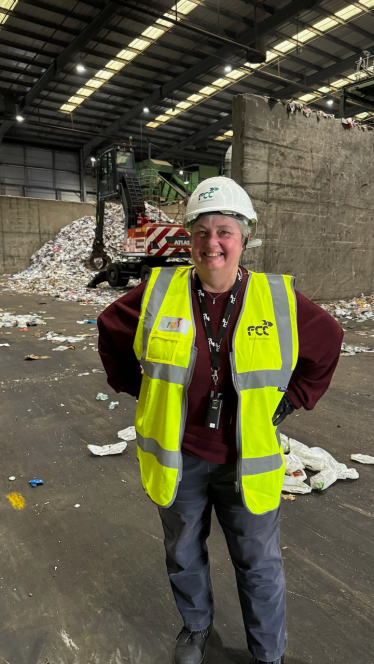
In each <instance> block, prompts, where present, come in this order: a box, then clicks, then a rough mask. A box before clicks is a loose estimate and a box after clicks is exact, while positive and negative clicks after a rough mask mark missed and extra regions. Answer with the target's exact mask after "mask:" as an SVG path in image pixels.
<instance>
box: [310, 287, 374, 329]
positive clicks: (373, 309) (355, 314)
mask: <svg viewBox="0 0 374 664" xmlns="http://www.w3.org/2000/svg"><path fill="white" fill-rule="evenodd" d="M320 306H321V307H322V308H323V309H325V311H328V312H329V313H330V314H331V315H332V316H333V317H334V318H335V319H336V320H338V321H339V322H340V323H341V322H343V321H342V320H341V319H342V318H344V319H346V320H354V321H365V320H374V295H363V294H362V295H361V296H360V297H354V298H353V299H352V300H349V301H346V300H338V301H335V302H329V303H327V304H321V305H320Z"/></svg>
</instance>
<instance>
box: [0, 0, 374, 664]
mask: <svg viewBox="0 0 374 664" xmlns="http://www.w3.org/2000/svg"><path fill="white" fill-rule="evenodd" d="M373 151H374V0H356V1H352V2H349V1H348V0H231V1H230V2H229V0H178V2H176V4H175V3H173V2H171V0H158V1H157V2H154V1H153V0H152V1H151V2H139V1H138V0H131V1H130V2H128V1H127V0H54V2H51V0H0V360H1V361H0V367H1V370H0V390H1V396H2V404H3V408H2V415H1V443H2V451H3V455H2V458H3V463H2V473H1V477H0V491H1V501H0V505H1V507H0V510H1V518H2V524H3V527H2V534H1V553H0V562H1V564H0V567H1V576H0V593H1V599H2V602H1V610H0V615H1V626H0V664H2V663H4V664H123V663H124V662H128V663H129V664H130V663H131V664H161V662H162V664H164V663H168V662H170V664H171V662H173V656H174V646H175V639H176V636H177V634H178V632H179V631H180V629H181V627H182V623H181V617H180V615H179V613H178V611H177V608H176V607H175V605H174V602H173V596H172V592H171V589H170V586H169V583H168V579H167V575H166V570H165V551H164V547H163V537H164V535H163V531H162V527H161V523H160V520H159V517H158V513H157V507H156V505H154V504H153V503H152V502H151V501H150V500H149V498H148V497H147V496H146V494H145V493H144V491H143V489H142V485H141V481H140V473H139V462H138V459H137V446H136V440H135V435H133V433H129V427H133V426H134V422H135V411H136V407H137V403H136V401H135V398H134V397H132V396H130V395H129V394H127V393H124V392H120V393H116V392H114V391H113V389H112V388H111V387H110V386H109V385H108V383H107V377H106V374H105V371H104V369H103V366H102V363H101V360H100V355H99V353H98V352H97V351H98V347H97V342H98V328H97V319H98V316H99V315H100V313H101V312H102V311H103V310H104V309H105V308H106V307H107V306H108V305H110V304H111V303H112V302H114V301H115V300H117V299H118V298H121V297H123V296H124V295H126V294H128V293H131V291H132V289H133V288H134V287H136V286H137V285H138V284H139V283H141V282H143V281H147V280H148V279H149V277H150V275H151V270H152V268H157V267H160V266H161V267H164V266H166V267H168V266H171V265H175V264H178V262H181V263H182V264H187V263H188V264H190V263H191V255H190V246H191V245H190V244H189V243H190V240H189V234H188V232H187V231H186V230H185V229H184V228H183V225H182V220H183V215H184V213H185V211H186V206H187V204H188V201H189V200H190V198H191V196H192V195H193V192H194V191H195V190H196V188H197V187H198V186H199V185H200V184H201V183H202V182H204V181H205V180H206V179H208V178H215V177H220V176H226V177H231V178H232V179H233V180H234V181H235V182H236V183H238V184H239V185H241V186H242V187H243V188H244V190H245V191H246V192H247V194H248V195H249V196H250V198H251V200H252V203H253V206H254V209H255V210H256V212H257V215H258V228H257V234H256V238H255V239H254V240H253V241H252V245H251V244H250V246H249V248H248V249H247V250H246V251H244V252H243V254H242V259H241V265H243V266H244V267H245V268H247V269H248V270H253V271H254V272H260V273H269V274H273V273H276V274H284V275H293V276H295V278H296V288H297V289H298V290H299V291H300V292H301V293H302V294H303V295H305V296H306V297H307V298H309V299H310V300H312V301H313V302H315V303H317V304H318V305H320V306H321V307H322V308H323V309H324V310H325V311H327V312H329V314H331V316H333V318H334V319H335V320H336V321H337V322H338V323H339V325H340V326H341V327H342V328H343V330H344V341H343V343H342V348H341V357H340V360H339V363H338V366H337V369H336V372H335V374H334V377H333V380H332V383H331V386H330V388H329V390H328V391H327V393H326V394H325V395H324V396H323V398H322V399H321V401H319V402H318V404H317V406H316V407H315V408H314V409H313V410H304V409H303V408H301V409H299V410H297V411H295V412H294V413H293V414H292V415H290V416H289V417H288V418H287V419H286V420H285V422H284V423H283V424H281V426H280V431H281V434H283V435H284V437H287V438H288V439H291V440H296V441H300V442H302V443H303V444H304V445H306V446H308V447H309V448H317V447H318V448H322V449H324V450H327V451H328V452H329V453H330V454H331V455H332V456H333V457H334V459H336V460H337V461H338V462H339V463H341V464H346V466H347V467H348V469H349V470H351V469H356V470H355V472H351V474H349V473H347V474H346V475H345V476H346V477H347V478H348V479H344V480H342V479H341V478H340V477H339V478H338V480H337V481H336V482H335V483H333V484H332V485H331V486H330V487H329V488H327V489H326V490H319V491H316V490H311V488H310V486H309V484H307V485H305V484H304V483H302V488H301V489H300V484H299V485H298V487H299V490H298V489H297V488H296V489H294V490H293V489H292V487H291V488H290V486H288V489H287V491H286V490H284V491H283V494H282V495H283V499H282V500H281V520H280V537H281V544H280V546H281V551H282V555H283V561H284V568H285V574H286V594H287V632H288V646H287V651H286V659H285V664H317V663H318V664H321V663H323V664H335V663H340V662H346V661H347V662H348V661H349V662H353V663H354V664H356V663H357V664H373V662H374V655H373V643H372V624H373V621H374V605H373V599H372V598H373V590H374V588H373V576H372V566H373V543H374V538H373V528H372V519H373V517H374V511H373V498H374V491H373V482H372V481H371V480H372V477H371V476H372V473H373V463H374V458H373V456H372V455H374V451H373V449H374V440H373V433H372V426H371V417H372V410H373V395H374V384H373V370H372V364H373V357H374V344H373V337H374V233H373V218H374V216H373V215H374V202H373V201H374V165H373V156H372V155H373ZM213 302H214V301H213ZM55 351H57V352H55ZM100 395H101V396H100ZM124 430H126V431H127V434H125V443H126V444H125V445H124V446H123V448H124V449H122V451H121V452H120V453H118V454H112V453H110V454H109V455H107V456H106V455H103V456H100V455H98V452H97V451H96V452H93V451H92V450H90V448H88V447H87V446H88V445H90V446H105V445H112V444H113V445H114V444H115V443H118V441H119V440H120V441H122V442H123V439H121V436H119V435H118V433H119V432H121V431H122V432H123V431H124ZM126 435H127V438H126ZM285 440H286V438H285ZM288 451H289V450H288ZM351 455H356V456H357V455H358V456H360V455H364V457H363V458H365V459H366V461H365V460H363V459H361V463H359V459H353V460H352V459H351ZM368 459H369V460H368ZM370 459H371V461H370ZM306 469H307V475H308V478H307V480H305V481H306V482H309V481H311V478H313V474H312V471H311V470H310V468H309V467H308V466H306ZM304 474H305V473H304ZM353 477H356V479H350V478H353ZM38 479H40V480H42V482H39V484H38V483H37V485H34V486H33V485H32V484H30V481H31V482H32V481H33V480H38ZM306 486H307V488H305V487H306ZM303 494H304V495H303ZM208 547H209V553H210V561H211V574H212V580H213V587H214V593H215V603H216V610H215V620H214V628H213V632H212V635H211V637H210V639H209V642H208V646H207V653H206V657H205V660H204V661H205V662H206V663H207V664H209V663H210V662H212V663H213V662H214V664H246V663H247V664H249V663H250V661H251V660H250V656H249V653H248V649H247V644H246V639H245V632H244V628H243V622H242V616H241V610H240V604H239V599H238V596H237V590H236V585H235V575H234V569H233V566H232V563H231V561H230V558H229V554H228V551H227V547H226V542H225V539H224V536H223V534H222V531H221V530H220V528H219V525H218V522H217V520H216V519H215V520H214V521H213V525H212V532H211V535H210V538H209V541H208Z"/></svg>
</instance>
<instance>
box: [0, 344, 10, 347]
mask: <svg viewBox="0 0 374 664" xmlns="http://www.w3.org/2000/svg"><path fill="white" fill-rule="evenodd" d="M0 346H8V347H9V344H0Z"/></svg>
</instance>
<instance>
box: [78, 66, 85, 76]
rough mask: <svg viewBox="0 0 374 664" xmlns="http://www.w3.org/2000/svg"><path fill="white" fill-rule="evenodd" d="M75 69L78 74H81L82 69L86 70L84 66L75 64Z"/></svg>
mask: <svg viewBox="0 0 374 664" xmlns="http://www.w3.org/2000/svg"><path fill="white" fill-rule="evenodd" d="M76 70H77V71H78V72H79V73H80V74H82V73H83V72H84V71H86V67H84V66H83V65H77V66H76Z"/></svg>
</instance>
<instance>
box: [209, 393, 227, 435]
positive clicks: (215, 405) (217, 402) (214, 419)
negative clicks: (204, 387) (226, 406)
mask: <svg viewBox="0 0 374 664" xmlns="http://www.w3.org/2000/svg"><path fill="white" fill-rule="evenodd" d="M222 397H223V395H222V394H221V393H218V394H216V393H215V392H214V391H213V390H212V391H211V393H210V397H209V407H208V412H207V415H206V420H205V426H206V427H208V428H209V429H218V427H219V421H220V418H221V410H222V404H223V401H222Z"/></svg>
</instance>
